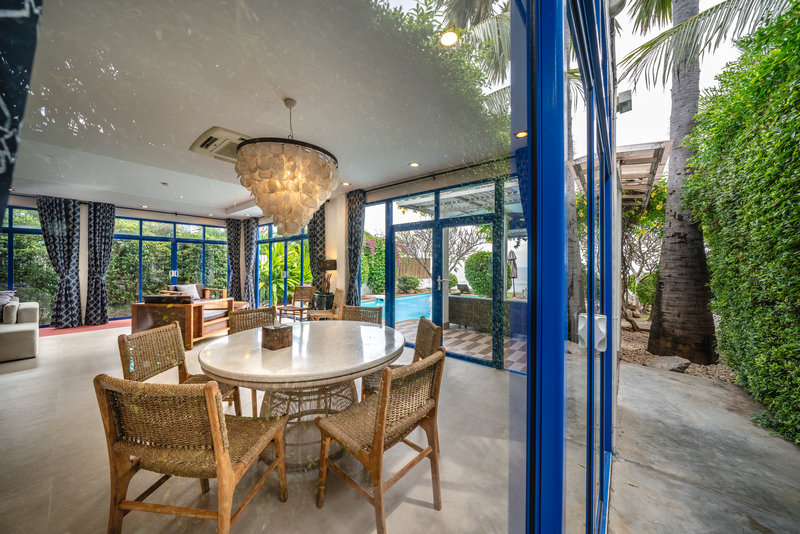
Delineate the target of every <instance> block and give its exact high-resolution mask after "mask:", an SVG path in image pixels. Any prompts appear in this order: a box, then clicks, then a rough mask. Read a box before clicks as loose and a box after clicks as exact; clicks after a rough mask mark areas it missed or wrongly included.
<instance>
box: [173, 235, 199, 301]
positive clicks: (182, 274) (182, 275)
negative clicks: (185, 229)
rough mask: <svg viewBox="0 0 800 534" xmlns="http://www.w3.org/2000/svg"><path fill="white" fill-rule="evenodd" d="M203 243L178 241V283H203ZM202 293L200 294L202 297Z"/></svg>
mask: <svg viewBox="0 0 800 534" xmlns="http://www.w3.org/2000/svg"><path fill="white" fill-rule="evenodd" d="M202 257H203V245H202V244H200V243H178V283H179V284H201V283H203V263H202ZM202 296H203V295H200V297H202Z"/></svg>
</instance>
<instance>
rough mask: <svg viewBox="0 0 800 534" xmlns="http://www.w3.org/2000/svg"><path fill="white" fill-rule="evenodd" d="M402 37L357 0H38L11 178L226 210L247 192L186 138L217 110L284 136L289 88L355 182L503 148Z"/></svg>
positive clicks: (232, 123) (301, 133) (116, 197)
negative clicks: (34, 38)
mask: <svg viewBox="0 0 800 534" xmlns="http://www.w3.org/2000/svg"><path fill="white" fill-rule="evenodd" d="M404 42H405V41H404V40H403V39H401V38H400V37H399V36H398V35H397V33H396V31H395V30H393V29H391V28H388V29H387V28H385V27H383V26H381V25H380V24H377V23H376V17H375V13H374V11H373V10H372V8H371V7H370V6H369V3H368V2H367V1H366V0H337V1H336V2H320V1H311V0H293V1H290V0H282V1H280V0H273V1H262V2H255V1H252V2H247V1H243V0H235V1H223V0H193V1H192V2H185V1H177V0H174V1H165V0H160V1H150V0H147V1H139V2H135V3H133V2H123V1H122V0H106V1H98V0H91V1H89V0H70V1H58V0H49V1H48V2H46V5H45V7H44V12H43V16H42V21H41V26H40V29H39V42H38V45H37V51H36V58H35V61H34V67H33V73H32V79H31V94H30V96H29V98H28V103H27V108H26V116H25V124H24V129H23V134H22V139H23V142H22V144H21V147H20V151H19V154H18V161H17V166H16V170H15V175H14V189H15V191H16V192H18V193H23V194H25V193H28V194H51V195H59V196H68V197H72V198H80V199H82V200H94V201H107V202H113V203H115V204H117V205H119V206H126V207H138V206H139V205H141V204H147V205H148V206H149V207H150V208H151V209H157V210H164V211H171V212H179V213H186V214H192V215H207V214H208V213H214V214H215V215H216V216H224V214H225V213H226V211H227V212H228V213H234V212H237V211H238V210H237V209H236V208H233V206H236V205H239V206H241V205H242V204H246V203H247V202H248V200H249V194H248V192H247V190H246V189H244V188H243V187H242V186H240V185H239V183H238V180H237V178H236V175H235V173H234V170H233V165H232V164H227V163H223V162H221V161H217V160H215V159H212V158H210V157H208V156H204V155H201V154H195V153H192V152H190V151H189V146H190V145H191V143H192V142H193V141H194V140H195V138H197V137H198V136H199V135H200V134H201V133H203V132H204V131H205V130H206V129H207V128H209V127H210V126H213V125H219V126H223V127H225V128H229V129H231V130H234V131H237V132H240V133H242V134H245V135H249V136H276V137H285V136H286V135H287V134H288V114H287V111H286V109H285V108H284V105H283V102H282V101H283V98H284V97H287V96H291V97H292V98H295V99H296V100H297V101H298V105H297V107H296V108H295V110H294V131H295V137H296V138H298V139H301V140H303V141H307V142H310V143H314V144H317V145H319V146H322V147H324V148H326V149H328V150H330V151H331V152H332V153H333V154H335V155H336V156H337V158H338V160H339V164H340V176H341V179H342V180H344V181H350V182H352V184H353V186H352V187H364V188H369V187H372V186H376V185H381V184H386V183H392V182H397V181H400V180H402V179H405V178H411V177H414V176H419V175H424V174H428V173H431V172H434V171H441V170H444V169H449V168H454V167H458V166H460V165H465V164H470V163H474V162H477V161H482V160H485V159H487V158H490V157H494V156H497V155H502V154H504V153H506V152H507V149H506V148H504V147H503V146H498V145H497V144H496V142H494V141H493V140H491V139H489V138H488V137H487V135H486V133H485V132H486V131H487V121H486V118H485V116H483V115H482V114H480V113H478V112H477V110H476V109H475V107H474V106H471V105H469V103H465V102H464V101H463V100H461V98H462V97H460V96H459V95H458V94H457V93H455V92H453V91H451V90H450V89H449V87H448V85H449V82H451V80H448V79H445V78H444V77H443V75H442V73H443V72H444V71H443V70H440V69H439V68H429V67H428V68H426V67H425V65H429V63H426V62H422V61H421V58H422V57H424V56H426V55H430V52H429V51H427V50H424V49H420V48H409V47H408V46H407V45H405V44H404ZM411 161H419V162H420V163H421V164H422V165H421V166H420V167H419V168H417V169H414V168H411V167H409V166H408V163H409V162H411ZM161 182H164V183H167V184H169V185H167V186H165V185H162V184H161ZM340 191H341V189H340ZM246 205H249V204H246ZM250 211H251V212H252V214H254V215H255V214H259V213H260V212H259V211H258V210H257V209H255V210H250ZM240 214H241V213H240Z"/></svg>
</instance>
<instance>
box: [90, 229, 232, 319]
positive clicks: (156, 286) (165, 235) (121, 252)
mask: <svg viewBox="0 0 800 534" xmlns="http://www.w3.org/2000/svg"><path fill="white" fill-rule="evenodd" d="M224 233H225V227H221V226H214V225H201V224H190V223H180V222H170V221H162V220H158V219H143V218H134V217H116V224H115V228H114V245H113V246H114V253H113V254H112V259H111V265H110V266H109V272H108V273H107V274H106V285H107V287H108V289H109V317H111V318H113V319H124V318H128V317H130V307H129V306H130V303H131V302H132V301H141V300H142V296H143V295H145V294H150V293H153V292H157V291H158V290H160V289H164V288H165V287H166V286H167V285H170V284H177V283H202V284H204V285H206V286H208V287H217V288H224V287H226V286H227V279H228V274H229V270H230V269H229V266H228V259H227V244H228V243H227V240H225V239H223V236H224ZM187 235H188V236H190V237H178V236H187ZM222 247H225V249H224V251H223V249H222ZM220 258H224V265H225V267H224V275H223V274H222V273H220V272H218V271H219V270H221V269H220V267H221V265H222V263H221V262H220ZM183 271H188V272H186V273H183ZM182 273H183V274H182ZM134 277H135V280H136V282H135V283H133V280H134ZM223 280H224V283H223V284H220V283H221V282H222V281H223ZM209 282H211V283H209Z"/></svg>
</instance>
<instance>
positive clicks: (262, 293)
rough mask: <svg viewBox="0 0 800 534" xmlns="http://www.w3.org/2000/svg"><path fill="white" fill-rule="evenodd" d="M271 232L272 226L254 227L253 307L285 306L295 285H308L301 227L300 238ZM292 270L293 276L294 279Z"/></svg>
mask: <svg viewBox="0 0 800 534" xmlns="http://www.w3.org/2000/svg"><path fill="white" fill-rule="evenodd" d="M274 232H275V229H274V226H273V225H272V223H268V224H263V225H260V226H259V227H258V245H257V249H256V251H257V254H258V258H257V261H256V266H255V269H256V272H255V281H256V282H255V283H256V288H257V290H256V306H257V307H259V306H265V307H266V306H272V305H278V306H280V305H283V304H287V303H288V302H289V301H290V300H291V295H292V294H293V293H294V288H295V286H297V285H308V284H310V283H311V269H310V265H309V257H308V234H307V233H306V229H305V228H303V230H302V232H301V233H300V235H296V236H291V237H285V236H280V235H277V234H275V233H274ZM290 256H294V259H290ZM281 259H282V260H283V261H281ZM297 263H299V269H298V268H297V267H298V265H297ZM262 267H263V268H264V269H263V270H262ZM295 271H296V274H297V277H295V276H294V274H295ZM265 297H266V298H265Z"/></svg>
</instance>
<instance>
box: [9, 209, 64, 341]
mask: <svg viewBox="0 0 800 534" xmlns="http://www.w3.org/2000/svg"><path fill="white" fill-rule="evenodd" d="M1 231H2V234H1V235H0V285H5V286H6V288H7V289H9V290H16V291H17V296H18V297H19V299H20V301H36V302H38V303H39V310H40V311H39V322H40V325H41V326H47V324H48V323H49V322H50V314H51V311H52V305H53V295H55V292H56V287H57V285H58V275H56V273H55V271H54V270H53V267H52V265H51V263H50V258H49V256H48V255H47V249H46V248H45V245H44V238H43V237H42V230H41V227H40V225H39V212H38V211H37V209H36V208H27V207H22V206H10V207H9V208H8V209H7V210H6V212H5V214H4V217H3V222H2V229H1Z"/></svg>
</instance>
